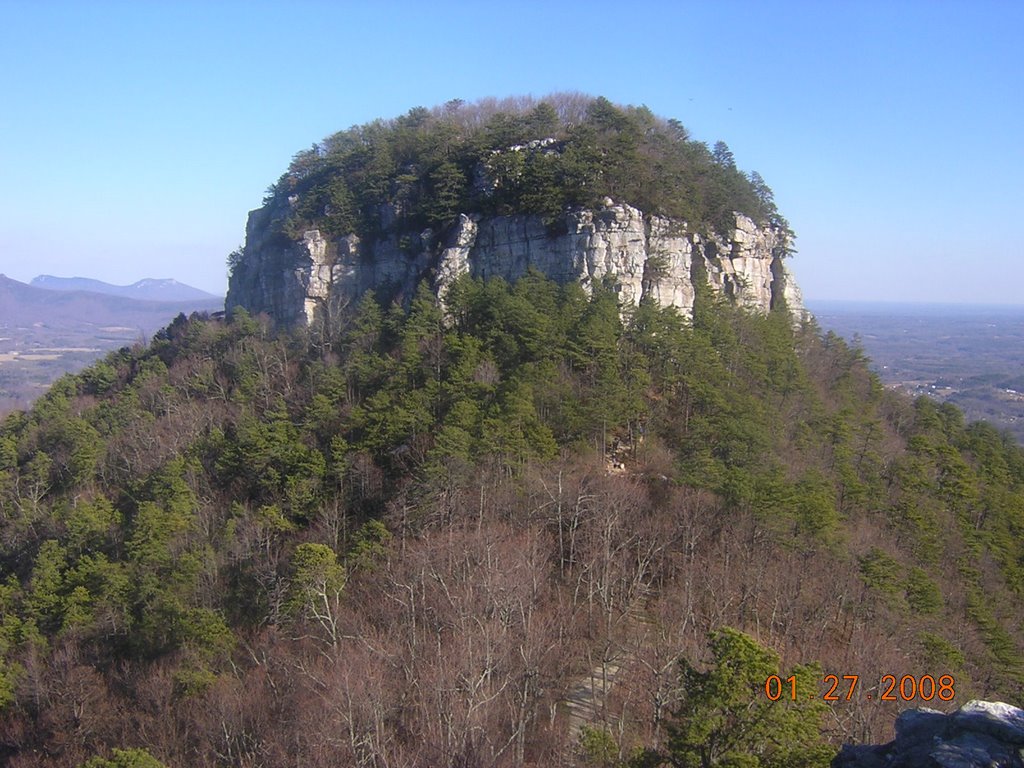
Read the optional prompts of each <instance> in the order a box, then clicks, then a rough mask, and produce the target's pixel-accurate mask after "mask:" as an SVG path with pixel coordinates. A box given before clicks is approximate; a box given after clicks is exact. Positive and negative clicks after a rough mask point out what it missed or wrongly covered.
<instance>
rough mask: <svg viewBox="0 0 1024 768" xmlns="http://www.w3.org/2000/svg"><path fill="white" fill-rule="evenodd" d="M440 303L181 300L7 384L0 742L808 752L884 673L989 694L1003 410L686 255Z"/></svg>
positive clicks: (338, 757)
mask: <svg viewBox="0 0 1024 768" xmlns="http://www.w3.org/2000/svg"><path fill="white" fill-rule="evenodd" d="M449 306H450V310H451V312H452V315H451V318H450V319H449V320H448V321H447V322H446V321H445V320H444V318H443V317H442V316H441V314H440V312H439V310H438V308H437V304H436V300H435V297H434V296H433V295H432V294H430V292H429V291H427V290H426V289H424V290H423V291H422V292H421V294H420V295H418V296H417V297H416V298H415V299H414V300H413V301H412V303H411V306H410V307H409V308H408V310H403V309H401V308H398V307H397V306H391V307H387V306H381V305H379V304H378V303H377V301H376V300H375V298H374V297H373V296H372V295H368V296H367V297H366V298H365V299H364V300H363V301H362V303H361V305H360V306H359V307H358V308H357V309H356V310H354V311H353V312H352V313H351V314H350V315H349V316H348V317H347V318H346V320H345V322H344V323H343V324H342V326H341V327H340V328H339V330H338V333H337V335H336V336H334V337H331V338H312V337H310V336H309V335H307V334H306V333H305V332H303V331H294V332H291V333H278V332H271V331H270V330H269V329H268V326H267V325H266V324H265V323H263V322H261V321H259V320H256V319H252V318H250V317H248V316H247V315H246V314H245V313H244V312H243V311H237V312H236V313H234V315H233V316H232V317H231V318H230V319H228V320H210V319H205V318H202V317H199V316H193V317H192V318H188V319H186V318H185V317H179V319H178V320H177V321H176V322H175V323H173V324H172V325H171V326H170V327H168V328H167V329H166V331H164V332H162V333H161V334H160V335H159V336H158V337H157V338H156V339H155V340H154V342H153V343H152V345H150V346H149V347H145V348H142V347H138V348H135V349H131V350H129V349H124V350H122V351H120V352H118V353H115V354H112V355H111V356H109V357H108V358H107V359H106V360H105V361H103V362H101V363H99V364H96V365H94V366H93V367H92V368H90V369H89V370H87V371H86V372H84V373H82V374H80V375H78V376H73V377H66V378H64V379H62V380H60V381H59V382H58V383H57V384H56V385H55V386H54V387H53V388H52V390H51V391H50V392H49V393H48V394H47V395H46V396H45V397H44V398H42V400H41V401H40V402H39V403H38V404H37V405H36V407H35V408H34V409H33V410H32V411H30V412H28V413H24V414H15V415H13V416H11V417H9V418H8V419H7V420H6V421H5V422H3V426H2V429H0V503H2V513H3V517H2V527H0V568H2V571H3V575H4V581H3V585H2V587H0V605H2V612H3V623H2V626H0V653H2V657H0V658H2V662H0V663H2V666H0V706H2V707H3V710H2V711H3V715H2V719H0V750H2V751H3V755H4V758H5V760H6V762H7V764H9V765H12V766H18V768H25V767H27V766H44V765H46V766H51V765H52V766H78V765H82V764H84V763H86V761H88V760H92V762H89V763H88V765H89V766H91V767H95V766H108V765H111V766H127V765H142V766H148V765H159V764H164V765H168V766H185V765H188V766H222V765H237V766H257V765H266V766H278V765H280V766H286V765H296V766H298V765H302V766H329V765H330V766H334V765H365V766H385V765H389V766H390V765H410V766H413V765H417V766H419V765H422V766H428V765H430V766H436V765H452V766H476V765H480V766H483V765H510V766H511V765H605V766H608V765H627V764H628V765H659V764H671V765H677V766H691V765H692V766H705V765H766V766H767V765H808V766H811V765H824V764H826V763H827V760H828V756H829V754H830V751H831V750H833V749H834V748H835V746H836V745H837V744H838V743H840V742H841V741H843V740H863V739H869V738H876V739H877V738H880V737H881V738H885V737H887V735H888V732H889V729H890V727H891V720H892V717H893V715H894V713H895V711H896V710H897V709H899V708H902V707H905V706H909V705H910V704H909V703H907V702H902V701H897V702H894V703H882V702H879V701H878V698H879V696H880V694H881V693H882V692H883V690H882V688H880V687H878V686H879V683H880V682H881V680H882V676H883V675H886V674H892V675H896V677H897V679H899V678H902V677H903V676H905V675H911V676H914V677H915V679H916V678H920V679H921V680H924V677H925V676H926V675H930V676H932V677H934V678H935V679H936V680H938V679H939V678H940V676H942V675H950V676H951V678H952V680H953V681H955V682H953V683H952V684H949V685H947V688H946V693H948V694H949V695H953V694H954V693H955V697H956V701H957V702H962V701H964V700H966V699H967V698H968V697H971V696H975V695H980V696H986V697H1003V698H1009V699H1011V700H1015V699H1016V698H1017V697H1019V695H1020V692H1021V686H1022V680H1024V677H1022V675H1024V670H1022V666H1021V661H1022V656H1021V641H1022V639H1024V638H1022V635H1021V631H1020V627H1019V622H1018V621H1017V617H1019V615H1020V610H1021V596H1020V592H1021V589H1022V587H1024V571H1022V568H1021V562H1022V561H1021V554H1022V551H1021V546H1020V534H1021V530H1020V528H1021V524H1022V522H1024V517H1022V511H1024V454H1022V452H1021V450H1020V449H1019V448H1018V447H1017V446H1016V445H1014V444H1012V442H1011V441H1010V440H1009V439H1008V438H1006V437H1005V436H1004V435H1002V434H1000V433H998V432H996V431H995V430H993V429H992V428H990V427H988V426H986V425H985V424H972V425H967V424H965V423H964V422H963V419H962V417H961V415H960V413H959V412H958V411H957V410H956V409H955V408H953V407H951V406H945V405H944V406H941V407H939V406H936V405H935V404H934V403H932V402H931V401H929V400H926V399H922V400H919V401H917V402H910V401H908V400H905V399H901V398H900V397H898V396H896V395H894V394H892V393H888V392H886V391H884V390H883V388H882V387H881V386H880V385H879V383H878V381H877V380H876V379H875V377H874V376H873V375H872V374H870V373H869V371H868V369H867V366H866V364H865V360H864V358H863V356H862V355H861V354H860V353H859V352H858V351H857V350H856V349H852V348H850V347H849V346H848V345H847V344H845V343H844V342H843V341H842V340H840V339H838V338H836V337H834V336H831V335H827V336H824V337H823V336H822V335H821V334H820V333H819V332H818V331H817V329H816V328H815V327H814V326H813V324H810V325H807V326H805V327H804V328H802V329H799V330H796V331H794V330H793V328H792V325H791V318H790V316H789V315H788V314H787V313H785V311H781V310H780V311H773V312H772V313H770V314H768V315H767V316H760V315H752V314H747V313H744V312H742V311H740V310H738V309H736V308H735V307H733V306H731V305H729V304H727V303H722V302H721V301H720V300H718V299H717V298H716V297H715V296H714V295H713V294H711V292H710V291H704V292H702V293H701V294H700V295H699V297H698V302H697V306H696V310H695V314H694V318H693V321H692V324H691V323H686V322H683V321H682V320H681V319H680V318H679V317H678V316H677V315H676V314H675V313H674V312H673V311H672V310H664V309H659V308H657V307H655V306H651V305H648V304H642V305H641V306H640V307H638V308H636V309H634V310H631V311H629V312H627V313H626V314H625V315H624V316H623V315H621V314H620V312H621V307H620V306H619V305H618V304H617V301H616V297H615V294H614V293H613V292H611V291H610V290H600V289H599V290H596V291H594V292H593V294H592V295H591V296H587V295H585V294H584V293H583V291H582V289H580V288H579V287H578V286H565V287H559V286H557V285H555V284H553V283H551V282H549V281H547V280H545V279H543V278H541V277H540V276H536V275H531V276H528V277H527V278H525V279H524V280H522V281H520V282H518V283H516V284H515V285H511V286H510V285H507V284H505V283H503V282H501V281H492V282H487V283H484V282H479V281H473V280H470V279H468V278H464V279H463V280H462V281H460V282H459V283H457V284H456V287H455V288H454V289H453V291H452V295H451V296H450V297H449ZM772 674H779V675H781V678H780V679H781V680H783V684H784V685H785V686H786V691H787V693H786V696H784V697H782V698H781V700H780V701H779V702H777V703H775V704H772V703H771V702H770V701H769V700H768V698H767V697H766V694H765V682H766V681H767V679H768V677H770V676H771V675H772ZM827 674H833V675H837V676H840V677H841V676H843V675H859V679H860V681H861V685H862V689H860V690H859V691H858V692H857V694H856V695H855V696H853V697H851V699H850V700H849V701H847V700H846V699H845V697H839V698H840V700H839V701H829V702H825V701H824V700H823V699H822V696H823V695H824V694H825V693H826V692H827V688H828V686H827V685H826V684H824V682H823V679H824V675H827ZM789 675H793V678H792V679H793V680H794V681H796V680H799V687H800V697H799V698H800V701H799V702H797V703H793V702H791V701H790V698H791V697H790V696H789V685H790V683H789V682H786V681H787V680H788V679H789ZM793 685H796V683H795V682H794V683H793ZM581 686H582V688H583V689H584V690H588V691H589V692H590V693H589V694H588V695H589V697H590V699H591V701H590V705H591V708H590V714H589V715H588V716H587V717H586V718H584V719H585V720H587V721H588V722H581V721H580V718H579V716H578V715H573V714H572V713H571V712H570V711H569V707H568V706H567V702H568V700H569V699H570V698H571V697H572V696H573V695H574V692H578V691H579V690H581ZM805 690H808V691H811V692H813V694H809V695H814V696H815V698H814V699H813V700H807V702H805V701H804V695H803V691H805ZM845 690H846V689H845V688H843V691H844V692H845ZM871 691H873V692H874V694H875V695H874V698H873V700H869V699H868V698H867V694H868V693H869V692H871ZM922 692H924V687H923V683H922ZM897 698H898V697H897ZM931 698H934V697H929V699H931ZM914 703H916V704H920V703H922V702H921V700H920V698H917V699H915V702H914ZM932 703H933V704H936V703H939V701H938V700H936V701H933V702H932ZM115 749H116V750H117V751H116V752H115V751H113V750H115Z"/></svg>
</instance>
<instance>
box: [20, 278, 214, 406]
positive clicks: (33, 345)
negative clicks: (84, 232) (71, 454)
mask: <svg viewBox="0 0 1024 768" xmlns="http://www.w3.org/2000/svg"><path fill="white" fill-rule="evenodd" d="M32 283H33V284H32V285H29V284H27V283H22V282H19V281H18V280H12V279H11V278H9V277H6V276H5V275H2V274H0V414H3V413H4V412H6V411H8V410H10V409H12V408H25V407H27V406H28V405H29V404H30V403H31V402H32V401H33V400H34V399H35V398H36V397H38V396H39V395H41V394H42V393H43V392H45V391H46V389H47V387H49V385H50V384H51V383H52V382H53V381H55V380H56V379H57V378H59V377H60V376H61V375H62V374H64V373H67V372H71V371H78V370H81V369H82V368H83V367H85V366H86V365H88V364H89V363H91V362H93V361H94V360H96V359H97V358H99V357H101V356H103V355H104V354H106V353H107V352H109V351H110V350H113V349H118V348H119V347H123V346H130V345H132V344H135V343H137V342H145V341H146V340H147V339H149V338H150V337H151V336H152V335H153V334H154V333H156V332H157V331H159V330H160V329H161V328H163V327H165V326H167V325H168V324H169V323H170V322H171V321H172V320H173V319H174V318H175V317H176V316H177V315H178V314H180V313H185V314H186V315H190V314H191V313H193V312H217V311H219V310H221V309H223V307H224V300H223V299H222V298H219V297H217V296H212V295H210V294H208V293H206V292H204V291H200V290H198V289H196V288H192V287H191V286H188V285H184V284H182V283H179V282H177V281H175V280H140V281H139V282H138V283H135V284H134V285H131V286H116V285H109V284H108V283H103V282H100V281H99V280H90V279H88V278H59V277H50V276H41V277H37V278H36V279H35V280H33V281H32ZM43 286H46V287H43ZM76 286H88V287H89V288H90V290H83V289H82V288H81V287H76ZM121 292H128V293H129V295H123V294H122V293H121ZM157 298H159V300H156V299H157Z"/></svg>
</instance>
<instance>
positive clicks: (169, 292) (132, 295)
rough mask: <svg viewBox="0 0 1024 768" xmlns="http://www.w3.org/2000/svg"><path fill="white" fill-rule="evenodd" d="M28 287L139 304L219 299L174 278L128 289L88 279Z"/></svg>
mask: <svg viewBox="0 0 1024 768" xmlns="http://www.w3.org/2000/svg"><path fill="white" fill-rule="evenodd" d="M30 285H33V286H35V287H36V288H45V289H47V290H50V291H89V292H91V293H104V294H109V295H111V296H124V297H126V298H129V299H140V300H142V301H196V300H204V299H216V298H218V297H217V296H215V295H214V294H212V293H207V292H206V291H203V290H200V289H199V288H193V287H192V286H191V285H186V284H185V283H179V282H178V281H177V280H174V279H173V278H169V277H165V278H159V279H154V278H143V279H142V280H137V281H136V282H134V283H132V284H131V285H112V284H110V283H105V282H103V281H102V280H94V279H92V278H89V277H55V276H53V275H38V276H37V277H34V278H32V282H31V283H30Z"/></svg>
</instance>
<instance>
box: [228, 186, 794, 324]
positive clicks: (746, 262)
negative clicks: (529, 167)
mask: <svg viewBox="0 0 1024 768" xmlns="http://www.w3.org/2000/svg"><path fill="white" fill-rule="evenodd" d="M286 215H287V209H284V210H281V209H280V208H279V209H276V210H275V209H268V208H261V209H259V210H257V211H253V212H252V213H251V214H250V216H249V222H248V226H247V228H246V242H245V248H244V251H243V257H242V259H241V261H240V263H239V264H238V266H237V267H236V268H235V269H234V271H233V273H232V275H231V280H230V283H229V287H228V296H227V308H228V309H229V310H230V309H232V308H233V307H235V306H242V307H245V308H246V309H247V310H248V311H249V312H251V313H253V314H258V313H264V312H265V313H267V314H269V315H271V316H272V317H274V319H275V320H276V321H277V322H278V323H279V324H283V325H295V324H305V325H313V324H315V323H317V322H318V321H319V320H320V319H323V318H329V317H331V316H332V315H333V314H334V313H335V312H336V311H337V310H338V309H339V307H341V306H343V305H345V304H347V303H350V302H352V301H354V300H355V299H357V298H358V297H359V296H360V295H362V294H363V293H364V292H366V291H367V290H370V289H374V290H377V291H385V292H389V293H395V294H401V295H405V296H410V295H411V294H412V292H413V291H415V289H416V286H417V284H418V283H419V282H420V281H422V280H428V281H429V282H430V284H431V285H433V287H434V289H435V291H436V292H437V293H438V295H439V296H440V298H441V301H442V303H443V301H444V295H445V292H446V291H447V289H448V287H449V286H450V285H451V284H452V283H453V282H454V280H455V279H456V278H457V277H458V276H459V275H462V274H465V273H469V274H471V275H473V276H474V277H484V278H488V277H502V278H504V279H506V280H509V281H513V280H515V279H517V278H519V277H521V276H523V275H524V274H526V272H527V271H528V270H530V269H535V270H537V271H539V272H541V273H543V274H545V275H547V276H548V277H550V278H552V279H553V280H556V281H558V282H560V283H563V284H564V283H569V282H578V283H580V284H581V285H582V286H583V288H584V289H585V290H588V291H589V290H591V289H592V287H593V286H594V285H595V284H597V283H599V282H600V281H602V280H605V279H609V280H610V281H611V283H612V284H613V285H614V286H615V289H616V290H617V291H618V292H619V295H620V296H621V298H622V301H623V303H624V304H626V305H629V304H634V305H635V304H637V303H639V302H640V300H641V299H642V298H644V297H647V296H649V297H651V298H653V299H654V300H655V301H656V302H657V303H658V304H659V305H661V306H665V307H676V308H677V309H679V310H680V312H681V313H682V314H683V315H684V316H690V315H691V314H692V311H693V301H694V293H695V290H694V283H693V281H694V277H693V275H694V274H695V270H694V267H695V265H697V266H701V267H703V269H702V270H699V271H700V272H702V273H703V274H705V275H706V276H707V280H708V282H709V283H710V285H711V287H712V288H713V289H714V290H716V291H719V292H721V293H723V294H724V295H726V296H728V297H729V298H731V299H732V300H734V301H736V302H737V303H738V304H739V305H741V306H743V307H746V308H748V309H751V310H754V311H760V312H767V311H768V310H769V309H770V308H771V307H772V306H775V304H777V303H778V302H779V301H781V300H782V299H784V300H785V301H786V304H787V306H788V307H789V309H790V311H791V312H792V313H793V315H794V318H796V319H800V318H802V317H803V316H804V313H805V310H804V308H803V301H802V298H801V296H800V291H799V288H798V287H797V286H796V283H795V281H794V280H793V278H792V276H791V275H790V273H789V272H788V270H786V267H785V264H784V263H783V256H784V254H785V249H786V245H787V242H786V240H785V235H784V234H783V233H781V232H779V231H778V230H774V229H771V228H767V227H758V226H756V225H755V224H754V222H753V221H751V220H750V219H749V218H747V217H746V216H742V215H739V214H737V215H736V217H735V227H734V228H733V229H732V230H731V231H729V232H725V233H713V234H711V235H710V236H708V235H701V234H699V233H697V232H694V231H692V230H691V229H690V228H689V227H688V225H687V224H686V223H685V222H682V221H676V220H671V219H667V218H663V217H660V216H648V215H645V214H644V213H643V212H641V211H639V210H637V209H636V208H633V207H631V206H629V205H624V204H621V203H615V202H613V201H611V200H609V199H606V200H605V202H604V205H603V206H601V207H600V208H598V209H595V210H577V211H572V212H569V213H566V214H565V220H564V226H563V227H561V228H560V229H559V232H560V233H559V234H557V235H552V234H551V233H550V232H549V230H548V229H547V228H545V226H544V224H543V222H542V221H541V220H540V218H539V217H537V216H530V215H515V216H495V217H481V216H479V215H475V216H468V215H461V216H460V217H459V219H458V221H457V222H456V223H455V224H454V225H453V226H452V227H451V228H450V230H449V231H448V232H446V233H444V236H443V237H435V234H434V233H433V232H431V231H429V230H428V231H426V232H423V233H420V235H419V236H418V237H415V238H410V237H409V236H408V235H406V236H405V237H403V238H402V241H401V243H399V242H396V240H395V237H394V236H391V237H388V238H384V239H381V240H379V241H377V242H376V243H373V244H372V245H368V244H364V243H362V242H360V240H359V238H357V237H356V236H355V235H348V236H346V237H341V238H337V239H335V240H329V239H328V238H326V237H324V236H323V234H322V233H321V232H320V231H319V230H316V229H312V230H309V231H307V232H305V233H304V234H303V237H302V238H301V239H299V240H290V239H288V238H285V237H283V236H282V235H281V234H280V224H281V222H282V221H283V219H284V217H285V216H286Z"/></svg>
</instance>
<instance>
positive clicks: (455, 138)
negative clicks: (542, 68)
mask: <svg viewBox="0 0 1024 768" xmlns="http://www.w3.org/2000/svg"><path fill="white" fill-rule="evenodd" d="M606 196H608V197H612V198H613V199H615V200H617V201H621V202H626V203H628V204H630V205H633V206H635V207H637V208H640V209H641V210H643V211H645V212H647V213H651V214H659V215H663V216H668V217H671V218H675V219H682V220H685V221H688V222H690V223H691V224H694V225H703V226H707V227H717V228H724V227H727V226H729V225H731V221H732V217H733V214H734V212H736V211H738V212H740V213H743V214H745V215H747V216H749V217H750V218H751V219H753V220H755V221H771V222H772V223H773V224H777V225H780V226H784V227H785V226H787V225H786V222H785V219H783V218H782V216H781V215H780V214H779V212H778V210H777V209H776V206H775V203H774V199H773V195H772V192H771V189H770V188H769V187H768V186H767V184H766V183H765V182H764V180H763V179H762V178H761V176H760V174H758V173H756V172H752V173H750V174H749V175H748V174H745V173H743V172H742V171H740V170H739V169H738V168H737V167H736V163H735V160H734V158H733V155H732V152H731V151H730V150H729V148H728V146H727V145H726V144H725V143H724V142H721V141H720V142H718V143H716V144H715V146H714V148H712V149H709V148H708V146H707V144H705V143H703V142H700V141H695V140H693V139H692V138H691V137H690V133H689V131H688V130H687V129H686V128H685V127H684V126H683V125H682V124H681V123H680V122H679V121H678V120H665V119H662V118H659V117H657V116H656V115H654V114H653V113H652V112H651V111H650V110H649V109H647V108H646V107H620V106H617V105H614V104H612V103H611V102H609V101H608V100H607V99H604V98H592V97H589V96H584V95H582V94H556V95H553V96H550V97H547V98H545V99H540V100H534V99H529V98H521V99H508V100H504V101H495V100H487V101H482V102H477V103H474V104H467V103H464V102H462V101H461V100H454V101H451V102H449V103H447V104H445V105H444V106H443V107H439V108H435V109H432V110H429V109H424V108H422V107H417V108H415V109H412V110H410V111H409V112H408V113H407V114H405V115H403V116H402V117H400V118H397V119H394V120H377V121H374V122H372V123H368V124H365V125H360V126H354V127H352V128H349V129H348V130H345V131H340V132H338V133H335V134H333V135H331V136H329V137H327V138H326V139H324V140H323V141H321V142H318V143H316V144H314V145H313V146H312V147H311V148H310V149H308V150H305V151H303V152H300V153H298V154H297V155H295V157H294V159H293V160H292V162H291V165H290V166H289V168H288V170H287V171H286V172H285V173H284V174H283V175H282V176H281V178H280V179H279V180H278V181H277V182H276V183H275V184H274V185H272V186H271V187H270V189H269V190H268V191H267V199H266V200H265V201H264V202H265V203H271V202H274V201H285V200H287V201H289V202H290V212H289V215H288V217H287V219H286V221H285V222H284V231H285V233H286V234H289V235H291V236H295V235H301V234H302V232H303V231H304V230H306V229H310V228H312V227H316V228H319V229H321V230H322V231H324V232H325V233H326V234H327V235H346V234H348V233H350V232H355V233H356V234H358V235H359V236H360V237H363V238H372V237H375V236H380V235H381V234H384V233H385V232H388V231H401V232H410V233H413V232H419V231H420V230H422V229H423V228H424V227H435V228H437V227H444V226H446V225H448V224H450V223H452V221H453V220H454V219H456V218H457V217H458V215H459V214H460V213H470V212H479V213H485V214H493V215H502V214H510V213H516V214H523V213H534V214H538V215H540V216H542V217H544V218H545V219H546V220H547V221H548V222H549V223H550V224H551V225H552V226H555V225H557V222H558V220H559V216H560V214H561V213H562V212H563V211H564V210H565V209H566V208H572V207H582V208H593V207H595V206H597V205H598V204H599V203H600V201H601V200H602V198H604V197H606ZM382 209H386V213H385V214H384V215H382Z"/></svg>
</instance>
